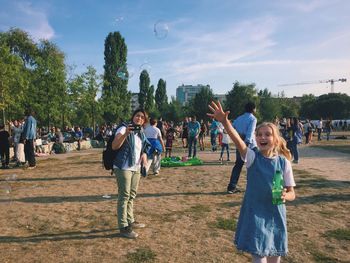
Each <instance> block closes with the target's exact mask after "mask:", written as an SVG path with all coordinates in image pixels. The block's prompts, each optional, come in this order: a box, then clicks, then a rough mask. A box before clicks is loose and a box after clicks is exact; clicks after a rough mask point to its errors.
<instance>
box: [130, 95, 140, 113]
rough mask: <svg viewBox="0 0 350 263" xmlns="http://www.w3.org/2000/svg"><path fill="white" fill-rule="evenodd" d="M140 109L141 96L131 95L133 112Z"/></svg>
mask: <svg viewBox="0 0 350 263" xmlns="http://www.w3.org/2000/svg"><path fill="white" fill-rule="evenodd" d="M139 107H140V104H139V94H138V93H131V111H132V112H134V111H135V110H137V109H138V108H139Z"/></svg>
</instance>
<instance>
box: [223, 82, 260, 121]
mask: <svg viewBox="0 0 350 263" xmlns="http://www.w3.org/2000/svg"><path fill="white" fill-rule="evenodd" d="M248 102H254V103H255V104H257V102H258V97H257V90H256V88H255V84H254V83H252V84H247V85H242V84H240V83H239V82H238V81H236V82H235V83H234V85H233V87H232V89H231V90H230V91H229V92H228V93H227V95H226V103H225V110H229V111H230V115H229V118H237V117H238V116H239V115H241V114H242V113H244V111H245V110H244V106H245V104H247V103H248Z"/></svg>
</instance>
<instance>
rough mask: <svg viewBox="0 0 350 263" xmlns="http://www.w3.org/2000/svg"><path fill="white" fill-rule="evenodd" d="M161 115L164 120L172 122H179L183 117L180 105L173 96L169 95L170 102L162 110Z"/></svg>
mask: <svg viewBox="0 0 350 263" xmlns="http://www.w3.org/2000/svg"><path fill="white" fill-rule="evenodd" d="M162 116H163V119H164V120H167V121H174V122H179V121H181V120H182V119H183V118H184V117H185V115H184V111H183V108H182V105H181V104H180V102H178V101H177V100H176V99H175V98H174V97H171V102H170V103H169V104H168V105H167V106H166V108H165V109H164V110H163V112H162Z"/></svg>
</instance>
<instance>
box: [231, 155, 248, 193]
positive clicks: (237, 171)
mask: <svg viewBox="0 0 350 263" xmlns="http://www.w3.org/2000/svg"><path fill="white" fill-rule="evenodd" d="M243 165H244V162H243V160H242V158H241V155H240V153H239V151H238V150H236V162H235V165H234V166H233V169H232V172H231V178H230V183H229V184H228V186H227V191H232V190H234V189H235V188H236V186H237V183H238V180H239V176H240V175H241V171H242V167H243Z"/></svg>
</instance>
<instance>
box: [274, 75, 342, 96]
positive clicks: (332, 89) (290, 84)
mask: <svg viewBox="0 0 350 263" xmlns="http://www.w3.org/2000/svg"><path fill="white" fill-rule="evenodd" d="M334 82H346V79H345V78H342V79H328V80H316V81H304V82H297V83H288V84H281V85H278V86H279V87H284V86H296V85H309V84H316V83H330V84H331V93H334Z"/></svg>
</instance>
